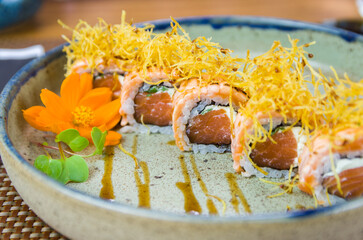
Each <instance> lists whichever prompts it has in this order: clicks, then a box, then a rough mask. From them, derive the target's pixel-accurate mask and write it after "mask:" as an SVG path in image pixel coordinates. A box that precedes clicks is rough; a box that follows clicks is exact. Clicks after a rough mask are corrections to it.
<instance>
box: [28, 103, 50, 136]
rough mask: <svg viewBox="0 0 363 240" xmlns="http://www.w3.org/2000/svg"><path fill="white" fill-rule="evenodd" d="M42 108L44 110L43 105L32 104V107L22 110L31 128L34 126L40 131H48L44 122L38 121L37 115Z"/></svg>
mask: <svg viewBox="0 0 363 240" xmlns="http://www.w3.org/2000/svg"><path fill="white" fill-rule="evenodd" d="M44 110H45V107H41V106H34V107H31V108H28V109H26V110H23V116H24V119H25V120H26V121H27V122H28V123H29V124H30V126H32V127H33V128H36V129H38V130H41V131H49V128H48V127H46V125H44V123H42V122H39V121H38V119H39V115H40V114H41V112H42V111H44Z"/></svg>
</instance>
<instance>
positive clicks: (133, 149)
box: [132, 135, 137, 156]
mask: <svg viewBox="0 0 363 240" xmlns="http://www.w3.org/2000/svg"><path fill="white" fill-rule="evenodd" d="M136 153H137V135H134V139H133V142H132V155H134V156H135V155H136Z"/></svg>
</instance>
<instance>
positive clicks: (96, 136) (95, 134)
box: [91, 127, 107, 155]
mask: <svg viewBox="0 0 363 240" xmlns="http://www.w3.org/2000/svg"><path fill="white" fill-rule="evenodd" d="M91 136H92V141H93V144H94V145H95V147H96V150H95V152H94V153H93V155H96V154H102V150H103V147H104V146H105V141H106V136H107V131H104V132H102V131H101V130H100V129H99V128H96V127H94V128H92V132H91Z"/></svg>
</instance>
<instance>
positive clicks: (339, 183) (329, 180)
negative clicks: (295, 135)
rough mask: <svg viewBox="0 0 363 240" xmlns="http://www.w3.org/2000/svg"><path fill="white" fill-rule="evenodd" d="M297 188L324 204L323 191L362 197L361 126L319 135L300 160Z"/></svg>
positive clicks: (347, 197) (342, 195)
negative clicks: (312, 195)
mask: <svg viewBox="0 0 363 240" xmlns="http://www.w3.org/2000/svg"><path fill="white" fill-rule="evenodd" d="M299 188H300V189H301V190H302V191H304V192H307V193H309V194H315V196H316V197H317V198H318V200H321V201H323V202H325V203H326V200H327V199H326V192H328V193H330V194H334V195H337V196H339V197H342V198H345V199H351V198H355V197H359V196H362V195H363V127H361V126H360V127H359V126H357V127H349V128H345V129H342V130H339V131H337V132H336V133H334V134H332V133H329V132H327V133H320V134H318V135H317V136H316V137H315V138H314V139H313V140H312V142H311V147H306V148H305V150H304V152H303V153H302V155H301V157H300V166H299Z"/></svg>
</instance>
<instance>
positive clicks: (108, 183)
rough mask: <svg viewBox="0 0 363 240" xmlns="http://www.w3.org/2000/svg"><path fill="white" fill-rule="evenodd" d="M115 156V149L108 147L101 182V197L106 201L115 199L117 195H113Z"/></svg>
mask: <svg viewBox="0 0 363 240" xmlns="http://www.w3.org/2000/svg"><path fill="white" fill-rule="evenodd" d="M114 155H115V150H114V147H111V146H109V147H106V150H105V157H104V168H105V170H104V173H103V177H102V180H101V183H102V188H101V191H100V197H101V198H104V199H114V198H115V195H114V193H113V185H112V179H111V175H112V167H113V156H114Z"/></svg>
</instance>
